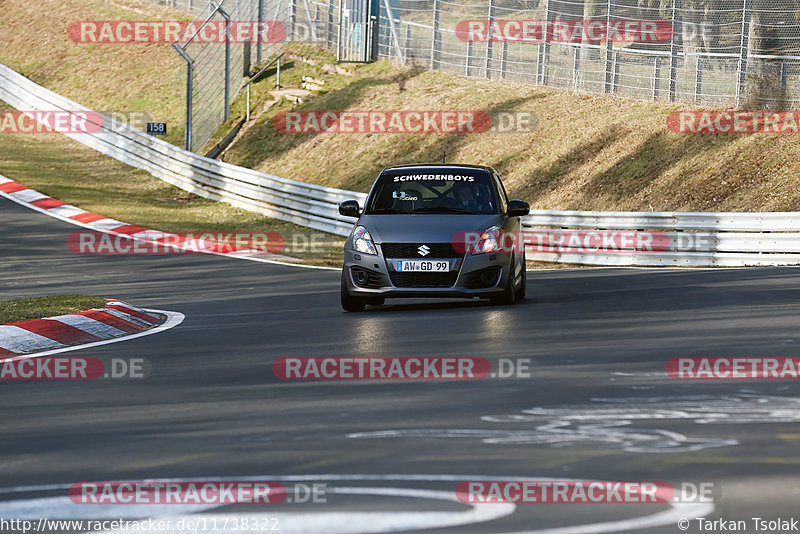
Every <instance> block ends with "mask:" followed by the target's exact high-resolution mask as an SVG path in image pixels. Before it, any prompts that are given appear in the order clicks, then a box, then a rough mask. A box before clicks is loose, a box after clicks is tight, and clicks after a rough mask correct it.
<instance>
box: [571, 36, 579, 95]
mask: <svg viewBox="0 0 800 534" xmlns="http://www.w3.org/2000/svg"><path fill="white" fill-rule="evenodd" d="M580 67H581V49H580V47H578V46H576V47H575V57H574V58H573V59H572V90H573V91H577V90H578V78H579V73H580Z"/></svg>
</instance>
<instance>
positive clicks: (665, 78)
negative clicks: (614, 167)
mask: <svg viewBox="0 0 800 534" xmlns="http://www.w3.org/2000/svg"><path fill="white" fill-rule="evenodd" d="M380 2H381V7H382V8H383V7H384V5H387V4H389V5H391V6H392V8H391V9H392V13H393V15H394V20H390V19H389V18H388V16H387V13H386V10H382V12H381V40H380V46H379V52H380V56H381V57H385V58H390V59H392V60H394V61H398V62H401V63H405V64H408V63H411V64H418V65H423V66H427V67H430V68H434V69H437V70H446V71H451V72H456V73H459V74H463V75H465V76H482V77H487V78H504V79H508V80H514V81H519V82H524V83H533V84H543V85H549V86H554V87H561V88H566V89H571V90H574V91H580V92H587V93H611V94H617V95H620V96H626V97H633V98H639V99H653V100H666V101H672V102H676V101H680V102H689V103H698V104H710V105H717V106H731V107H733V106H736V107H740V108H748V109H790V108H795V107H797V105H798V101H800V70H799V69H798V67H800V1H798V0H613V1H598V0H391V2H389V1H388V0H380ZM465 21H481V22H482V23H484V26H483V27H484V28H493V29H494V30H495V31H496V32H497V31H499V32H500V33H499V34H494V35H492V38H491V39H485V38H478V39H470V38H469V35H468V34H466V33H464V32H463V31H459V30H460V29H462V28H463V27H464V23H465ZM523 21H529V22H530V21H536V22H539V23H541V24H542V25H544V24H547V25H548V26H547V27H548V28H549V31H547V32H543V33H542V34H541V35H538V38H534V39H528V40H527V41H526V42H522V39H515V38H514V37H517V35H518V34H515V35H511V36H509V35H508V33H506V32H505V31H504V29H506V28H508V27H509V23H513V22H520V23H522V22H523ZM598 21H599V22H602V23H605V24H606V26H605V27H606V28H613V27H615V26H618V27H620V28H622V29H624V28H625V24H628V23H637V22H639V23H641V22H642V21H648V22H651V23H653V24H654V25H656V26H657V27H658V28H659V35H658V39H655V40H646V39H641V35H640V36H638V37H634V38H633V39H630V40H626V39H625V38H615V39H613V40H611V42H610V43H609V42H608V41H609V40H607V39H599V40H598V39H592V38H591V37H592V36H591V32H590V30H589V29H587V28H590V27H591V23H593V22H598ZM492 23H494V24H492ZM512 27H513V24H512ZM576 27H577V28H578V29H579V30H582V31H579V32H577V33H575V32H574V31H573V30H575V28H576ZM634 27H635V26H634ZM565 29H566V30H567V34H568V36H569V37H570V38H569V39H566V38H564V37H565V35H564V34H563V33H561V30H565ZM665 29H666V30H669V31H664V30H665ZM390 30H393V31H390ZM609 31H611V30H609ZM485 33H486V32H484V34H485ZM487 41H488V42H487Z"/></svg>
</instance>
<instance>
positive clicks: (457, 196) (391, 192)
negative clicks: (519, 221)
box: [366, 168, 498, 215]
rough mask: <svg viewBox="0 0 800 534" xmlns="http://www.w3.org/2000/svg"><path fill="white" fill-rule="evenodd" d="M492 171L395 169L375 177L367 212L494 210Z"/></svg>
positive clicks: (481, 213)
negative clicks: (376, 180)
mask: <svg viewBox="0 0 800 534" xmlns="http://www.w3.org/2000/svg"><path fill="white" fill-rule="evenodd" d="M497 207H498V203H497V196H496V194H495V190H494V186H493V184H492V177H491V175H490V174H489V173H488V172H487V171H484V170H482V169H463V168H456V169H433V170H431V169H394V170H391V171H386V172H384V173H383V174H381V176H380V177H379V178H378V183H377V184H376V185H375V188H374V189H373V192H372V196H371V197H370V199H369V201H368V202H367V208H366V213H367V214H372V215H379V214H396V213H454V214H469V215H483V214H493V213H497Z"/></svg>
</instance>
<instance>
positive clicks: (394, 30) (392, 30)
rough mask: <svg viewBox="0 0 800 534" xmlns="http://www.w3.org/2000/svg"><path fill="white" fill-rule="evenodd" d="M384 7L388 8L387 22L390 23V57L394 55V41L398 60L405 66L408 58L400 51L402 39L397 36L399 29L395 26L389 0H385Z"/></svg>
mask: <svg viewBox="0 0 800 534" xmlns="http://www.w3.org/2000/svg"><path fill="white" fill-rule="evenodd" d="M383 6H384V7H385V8H386V20H388V21H389V32H390V34H391V38H390V39H389V56H390V57H391V55H392V45H391V43H392V41H394V46H395V50H397V59H399V60H400V62H401V63H403V64H405V62H406V58H405V54H404V53H403V51H402V50H400V37H399V36H398V35H397V28H395V25H394V14H393V13H392V6H390V5H389V0H383Z"/></svg>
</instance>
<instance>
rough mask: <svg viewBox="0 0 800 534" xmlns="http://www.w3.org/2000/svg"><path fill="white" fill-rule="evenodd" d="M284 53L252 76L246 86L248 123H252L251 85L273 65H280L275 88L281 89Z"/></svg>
mask: <svg viewBox="0 0 800 534" xmlns="http://www.w3.org/2000/svg"><path fill="white" fill-rule="evenodd" d="M283 54H284V53H283V52H281V53H280V54H279V55H278V57H276V58H274V59H273V60H272V61H270V62H269V63H267V64H266V65H265V66H264V68H262V69H261V70H260V71H258V72H257V73H256V74H254V75H253V76H251V77H250V78H249V79H248V80H247V81H246V82H245V83H244V85H245V86H246V87H247V119H246V120H247V122H250V84H251V83H253V82H255V81H256V80H257V79H258V78H259V77H260V76H261V75H262V74H263V73H264V72H265V71H266V70H267V69H268V68H270V67H271V66H272V65H273V64H275V63H277V64H278V71H277V80H275V88H276V89H280V88H281V58H282V57H283Z"/></svg>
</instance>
